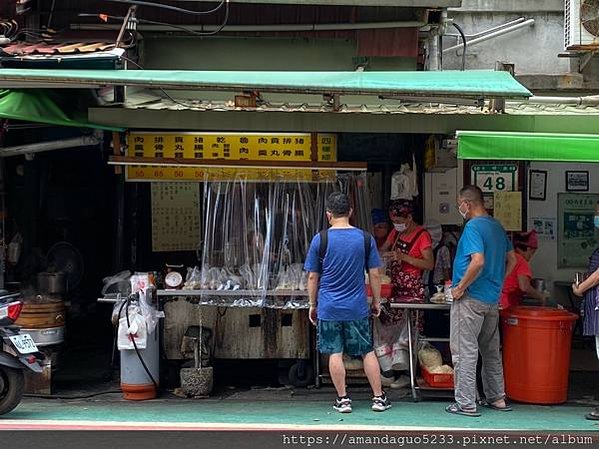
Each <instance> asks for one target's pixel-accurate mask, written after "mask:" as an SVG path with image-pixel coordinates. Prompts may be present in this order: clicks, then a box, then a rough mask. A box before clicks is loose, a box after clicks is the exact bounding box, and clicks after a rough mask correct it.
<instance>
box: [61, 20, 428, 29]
mask: <svg viewBox="0 0 599 449" xmlns="http://www.w3.org/2000/svg"><path fill="white" fill-rule="evenodd" d="M177 25H178V24H177ZM425 25H426V22H421V21H404V22H363V23H322V24H287V25H283V24H279V25H227V26H225V27H224V28H223V30H222V31H223V32H259V31H277V32H279V31H289V32H294V31H342V30H374V29H384V28H420V27H423V26H425ZM178 26H179V25H178ZM180 26H181V27H185V28H188V29H190V30H192V31H214V30H216V29H220V26H218V25H180ZM107 28H109V29H114V30H118V29H120V25H116V24H115V25H108V24H93V23H91V24H88V23H74V24H72V25H71V29H73V30H106V29H107ZM137 29H138V31H172V32H176V31H179V32H181V31H184V30H181V29H179V28H174V27H169V26H167V25H153V24H144V23H143V22H142V23H140V24H138V26H137Z"/></svg>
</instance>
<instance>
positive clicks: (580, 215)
mask: <svg viewBox="0 0 599 449" xmlns="http://www.w3.org/2000/svg"><path fill="white" fill-rule="evenodd" d="M598 200H599V194H589V193H560V194H558V197H557V204H558V212H557V213H558V220H559V223H558V229H559V231H558V235H557V266H558V268H585V267H586V266H587V265H588V263H589V257H590V256H591V254H592V253H593V250H594V249H595V248H596V247H597V244H598V241H599V233H598V231H597V230H596V229H595V226H594V224H593V216H594V215H595V207H596V205H597V201H598Z"/></svg>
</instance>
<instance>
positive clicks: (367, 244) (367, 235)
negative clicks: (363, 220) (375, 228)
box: [362, 230, 372, 271]
mask: <svg viewBox="0 0 599 449" xmlns="http://www.w3.org/2000/svg"><path fill="white" fill-rule="evenodd" d="M362 234H363V235H364V257H365V259H364V269H365V270H366V271H368V261H369V260H370V247H371V242H372V236H371V235H370V232H368V231H364V230H363V231H362Z"/></svg>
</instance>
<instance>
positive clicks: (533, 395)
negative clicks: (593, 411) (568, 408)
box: [501, 306, 578, 404]
mask: <svg viewBox="0 0 599 449" xmlns="http://www.w3.org/2000/svg"><path fill="white" fill-rule="evenodd" d="M577 319H578V316H577V315H575V314H573V313H570V312H567V311H565V310H560V309H551V308H545V307H524V306H523V307H511V308H509V309H507V310H504V311H503V312H502V313H501V323H502V326H503V370H504V376H505V390H506V394H507V396H508V397H509V398H511V399H513V400H515V401H519V402H526V403H530V404H561V403H563V402H566V400H567V397H568V376H569V373H570V348H571V345H572V330H573V329H574V324H575V321H576V320H577Z"/></svg>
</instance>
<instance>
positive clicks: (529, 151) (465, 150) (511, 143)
mask: <svg viewBox="0 0 599 449" xmlns="http://www.w3.org/2000/svg"><path fill="white" fill-rule="evenodd" d="M598 129H599V127H598ZM456 134H457V138H458V157H459V158H460V159H478V160H495V159H497V160H524V161H556V162H558V161H559V162H599V135H593V134H544V133H512V132H483V131H457V133H456Z"/></svg>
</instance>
